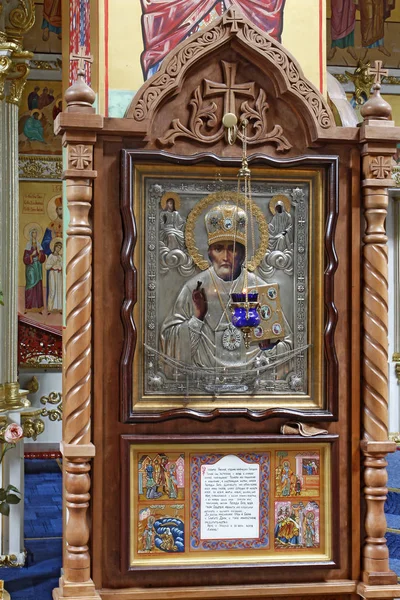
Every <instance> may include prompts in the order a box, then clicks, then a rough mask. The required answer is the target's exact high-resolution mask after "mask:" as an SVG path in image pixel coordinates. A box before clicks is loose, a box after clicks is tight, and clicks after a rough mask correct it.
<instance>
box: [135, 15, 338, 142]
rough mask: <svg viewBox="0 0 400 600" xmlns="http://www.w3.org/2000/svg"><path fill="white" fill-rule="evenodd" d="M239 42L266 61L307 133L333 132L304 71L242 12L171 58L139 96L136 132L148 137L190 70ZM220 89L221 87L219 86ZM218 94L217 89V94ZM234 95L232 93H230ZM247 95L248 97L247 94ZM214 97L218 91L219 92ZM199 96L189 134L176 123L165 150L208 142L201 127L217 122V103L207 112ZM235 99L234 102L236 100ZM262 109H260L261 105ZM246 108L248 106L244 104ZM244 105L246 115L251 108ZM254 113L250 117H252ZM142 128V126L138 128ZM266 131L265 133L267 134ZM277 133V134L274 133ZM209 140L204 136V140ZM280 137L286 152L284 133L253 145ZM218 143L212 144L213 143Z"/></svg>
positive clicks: (327, 112)
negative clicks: (186, 141) (188, 141)
mask: <svg viewBox="0 0 400 600" xmlns="http://www.w3.org/2000/svg"><path fill="white" fill-rule="evenodd" d="M228 40H229V41H231V42H232V43H233V42H235V43H236V42H237V43H238V44H239V45H240V46H241V47H242V49H243V50H244V51H245V52H246V53H251V54H252V55H253V56H254V55H256V56H257V55H258V57H259V58H261V59H262V61H261V64H262V65H263V68H265V69H266V70H268V72H269V70H270V71H271V73H273V77H274V81H275V83H276V88H277V89H279V91H280V93H281V94H285V93H286V92H287V93H288V94H289V96H291V101H292V102H294V103H295V104H297V105H298V107H299V113H300V115H301V117H302V118H304V119H305V121H306V123H307V124H308V127H309V128H310V130H311V138H313V139H315V138H317V137H318V133H319V132H320V131H322V130H327V129H329V128H331V127H334V125H335V122H334V118H333V115H332V113H331V110H330V108H329V106H328V104H327V103H326V102H325V100H324V99H323V98H322V96H321V95H320V94H319V92H318V91H317V90H316V89H315V88H314V87H313V86H312V85H311V84H310V83H309V82H308V81H306V80H305V78H304V75H303V73H302V71H301V68H300V66H299V65H298V64H297V63H296V61H295V60H294V58H293V57H292V56H290V55H289V54H288V52H287V51H286V50H285V49H284V48H283V47H282V46H281V44H279V43H278V42H276V41H275V40H274V39H273V38H271V37H270V36H269V35H268V34H266V33H264V32H263V31H261V30H260V29H258V28H257V27H256V26H254V25H253V24H252V23H251V22H250V21H248V20H247V19H246V18H245V17H244V16H243V15H242V13H241V11H240V9H239V7H237V6H233V7H232V8H230V9H229V10H228V11H227V12H226V13H225V14H224V15H223V17H221V18H220V19H217V20H215V21H213V23H212V24H211V25H210V26H209V27H208V28H207V29H206V30H203V31H200V32H199V33H198V34H195V35H193V36H192V37H191V38H190V41H186V42H184V43H182V44H180V45H179V46H178V47H177V48H176V49H175V50H174V51H172V52H171V54H170V55H169V57H167V58H166V59H165V60H164V62H163V64H162V66H161V69H160V71H159V72H158V73H156V74H155V75H154V76H153V77H152V78H151V79H150V80H149V81H148V82H147V83H146V84H145V85H144V86H143V87H142V88H141V90H140V91H139V93H138V94H137V95H136V96H135V98H134V100H133V101H132V103H131V105H130V107H129V108H128V110H127V113H126V116H127V117H128V118H132V119H134V120H135V121H136V122H137V123H138V127H137V130H138V131H142V132H143V133H146V132H147V129H148V125H149V124H150V123H151V122H152V121H153V119H154V114H155V113H156V112H157V110H158V109H159V107H160V106H161V103H162V102H163V101H164V99H165V98H166V97H167V96H169V95H172V94H173V93H176V92H177V91H178V90H179V88H180V87H181V86H182V83H183V81H184V78H185V76H186V74H187V72H188V70H189V69H190V67H191V66H192V65H193V64H194V63H195V62H197V61H198V60H199V59H200V58H203V57H206V56H207V55H209V54H211V53H212V52H214V51H216V50H217V49H219V48H221V47H222V46H223V45H224V44H226V42H227V41H228ZM211 84H212V82H208V83H207V82H205V90H204V94H205V96H204V98H206V97H208V96H209V95H210V92H211V89H212V87H213V86H212V85H211ZM225 84H226V85H227V88H228V89H225V93H226V94H228V93H230V94H232V93H233V87H232V85H233V80H231V86H229V79H228V80H226V83H225ZM218 86H220V89H222V88H221V84H219V83H218ZM217 89H218V88H217ZM228 90H229V92H228ZM246 90H247V91H246ZM245 91H246V95H249V94H251V86H250V85H249V86H248V87H247V88H244V87H243V88H242V89H241V93H242V94H243V93H244V92H245ZM214 92H215V87H214ZM204 98H202V97H201V94H200V90H196V91H195V92H194V97H193V98H192V100H191V105H192V116H191V119H190V122H189V125H188V128H187V130H185V129H186V128H184V127H183V125H182V124H181V123H180V122H179V120H178V119H176V120H175V121H176V122H175V123H174V122H173V124H172V128H171V130H170V131H168V132H167V133H166V134H164V136H163V137H162V138H161V142H162V144H167V143H168V144H170V143H173V140H174V139H175V138H176V136H177V135H182V134H185V135H186V136H189V137H190V136H193V135H195V136H196V138H195V139H199V140H200V141H202V142H204V141H205V140H204V139H202V137H201V136H200V137H199V125H201V124H202V123H203V124H204V123H207V119H208V120H210V119H211V120H213V114H214V113H213V106H212V103H210V104H209V105H207V106H206V108H204V109H203V110H202V108H201V107H202V100H203V99H204ZM231 98H232V96H231ZM257 102H258V106H256V107H255V108H256V112H257V116H255V115H254V116H253V118H254V119H255V122H257V120H258V119H259V116H258V115H259V114H260V112H259V111H260V110H261V114H262V113H263V112H264V108H263V105H264V102H265V101H264V99H263V98H259V99H258V100H257ZM256 104H257V103H256ZM228 105H229V106H232V102H228V103H226V106H228ZM243 105H246V102H244V103H243ZM243 105H242V109H241V110H243V112H245V110H246V108H245V106H243ZM252 111H254V107H252V108H251V110H250V111H249V112H250V113H251V114H253V113H252ZM139 124H141V126H140V125H139ZM264 129H265V128H264ZM273 131H274V130H273ZM203 135H204V134H203ZM269 136H271V138H274V137H277V138H278V140H280V142H279V141H277V142H276V143H277V145H278V147H279V148H280V150H281V151H283V150H285V149H288V148H285V144H284V138H283V139H282V132H280V131H279V132H278V131H277V132H276V133H273V132H270V133H269V134H267V133H266V131H263V134H262V136H261V134H260V133H259V134H258V137H257V138H254V140H253V143H256V142H257V143H261V137H263V138H264V141H266V140H268V139H270V138H269ZM212 141H214V140H210V143H212Z"/></svg>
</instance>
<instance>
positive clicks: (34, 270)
mask: <svg viewBox="0 0 400 600" xmlns="http://www.w3.org/2000/svg"><path fill="white" fill-rule="evenodd" d="M45 260H46V255H45V253H44V252H43V249H42V246H41V244H40V242H39V240H38V230H37V229H36V228H32V229H31V230H30V232H29V241H28V243H27V245H26V248H25V252H24V257H23V261H24V265H25V312H28V311H32V312H39V313H41V312H42V310H43V284H42V278H43V266H42V265H43V263H44V261H45Z"/></svg>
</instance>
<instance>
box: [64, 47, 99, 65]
mask: <svg viewBox="0 0 400 600" xmlns="http://www.w3.org/2000/svg"><path fill="white" fill-rule="evenodd" d="M69 60H70V61H71V62H72V61H75V60H77V61H78V70H79V71H84V69H85V63H92V62H93V56H92V55H91V54H89V55H86V54H85V46H79V52H78V53H77V54H73V53H72V52H71V54H70V56H69Z"/></svg>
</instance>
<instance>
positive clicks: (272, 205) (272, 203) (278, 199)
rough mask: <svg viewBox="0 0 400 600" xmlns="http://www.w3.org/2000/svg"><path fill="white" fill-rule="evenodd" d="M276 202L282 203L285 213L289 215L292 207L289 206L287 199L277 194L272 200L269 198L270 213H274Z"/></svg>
mask: <svg viewBox="0 0 400 600" xmlns="http://www.w3.org/2000/svg"><path fill="white" fill-rule="evenodd" d="M278 202H283V205H284V207H285V210H286V212H288V213H290V209H291V208H292V205H291V204H290V200H289V198H288V197H287V196H285V195H284V194H277V195H276V196H273V198H271V200H270V201H269V210H270V211H271V212H272V214H273V215H274V214H275V212H276V210H275V207H276V205H277V203H278Z"/></svg>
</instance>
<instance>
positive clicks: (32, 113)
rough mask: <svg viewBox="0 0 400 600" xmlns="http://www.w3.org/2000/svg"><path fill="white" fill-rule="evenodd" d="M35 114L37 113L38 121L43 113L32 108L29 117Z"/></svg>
mask: <svg viewBox="0 0 400 600" xmlns="http://www.w3.org/2000/svg"><path fill="white" fill-rule="evenodd" d="M35 113H39V119H41V118H42V116H43V113H42V111H41V110H39V109H38V108H32V110H31V117H33V115H34V114H35Z"/></svg>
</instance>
